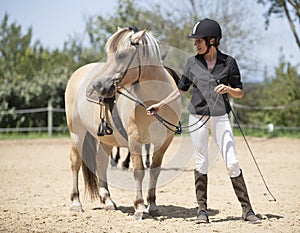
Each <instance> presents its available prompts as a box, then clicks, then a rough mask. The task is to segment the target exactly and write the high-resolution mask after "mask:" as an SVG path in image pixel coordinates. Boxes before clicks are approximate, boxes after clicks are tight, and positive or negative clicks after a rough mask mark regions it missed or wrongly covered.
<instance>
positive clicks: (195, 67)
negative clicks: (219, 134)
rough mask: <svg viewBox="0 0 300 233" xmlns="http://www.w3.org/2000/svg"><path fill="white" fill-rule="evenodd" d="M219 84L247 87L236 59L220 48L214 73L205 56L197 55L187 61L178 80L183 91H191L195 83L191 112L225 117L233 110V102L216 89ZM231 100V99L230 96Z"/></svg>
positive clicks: (190, 105) (190, 106) (189, 108)
mask: <svg viewBox="0 0 300 233" xmlns="http://www.w3.org/2000/svg"><path fill="white" fill-rule="evenodd" d="M217 80H219V83H222V84H225V85H229V86H231V87H233V88H240V89H242V88H243V85H242V82H241V75H240V71H239V68H238V65H237V63H236V61H235V59H234V58H233V57H231V56H229V55H226V54H223V53H221V52H220V51H219V50H218V51H217V61H216V64H215V67H214V68H213V70H212V71H211V72H209V70H208V68H207V64H206V61H205V59H204V57H203V55H199V54H197V55H196V56H194V57H190V58H189V59H188V60H187V63H186V66H185V70H184V72H183V75H182V77H181V79H180V81H179V83H178V88H179V90H182V91H187V90H188V89H189V88H190V86H191V85H192V86H193V90H192V99H191V102H190V104H189V107H188V110H189V112H190V113H191V114H199V115H210V116H221V115H224V114H225V113H229V112H230V106H229V103H225V102H224V99H226V98H223V96H222V95H219V94H217V93H216V92H215V91H214V88H215V87H216V86H217V85H218V83H217V82H218V81H217ZM227 99H228V98H227Z"/></svg>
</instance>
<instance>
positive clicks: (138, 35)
mask: <svg viewBox="0 0 300 233" xmlns="http://www.w3.org/2000/svg"><path fill="white" fill-rule="evenodd" d="M147 31H148V29H147V28H145V29H144V30H142V31H139V32H137V33H135V34H133V35H132V37H131V43H133V44H137V43H138V42H139V41H140V39H142V38H143V36H145V34H146V32H147Z"/></svg>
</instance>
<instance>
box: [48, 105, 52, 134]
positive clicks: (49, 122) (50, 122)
mask: <svg viewBox="0 0 300 233" xmlns="http://www.w3.org/2000/svg"><path fill="white" fill-rule="evenodd" d="M52 131H53V107H52V101H51V100H49V101H48V136H49V137H51V136H52Z"/></svg>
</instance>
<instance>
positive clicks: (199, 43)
mask: <svg viewBox="0 0 300 233" xmlns="http://www.w3.org/2000/svg"><path fill="white" fill-rule="evenodd" d="M194 45H195V47H196V49H197V51H198V53H199V54H204V53H205V52H206V50H207V46H206V43H205V40H204V39H203V38H197V39H195V43H194Z"/></svg>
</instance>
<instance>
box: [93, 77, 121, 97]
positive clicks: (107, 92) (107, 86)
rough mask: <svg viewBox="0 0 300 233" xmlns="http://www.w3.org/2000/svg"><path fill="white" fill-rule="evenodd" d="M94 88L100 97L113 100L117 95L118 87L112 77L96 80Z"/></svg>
mask: <svg viewBox="0 0 300 233" xmlns="http://www.w3.org/2000/svg"><path fill="white" fill-rule="evenodd" d="M93 88H94V89H95V90H96V91H97V93H98V95H100V96H103V97H104V98H111V97H113V96H114V95H115V90H116V87H115V85H114V82H113V79H112V78H111V77H107V78H101V79H98V80H95V81H94V83H93Z"/></svg>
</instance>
